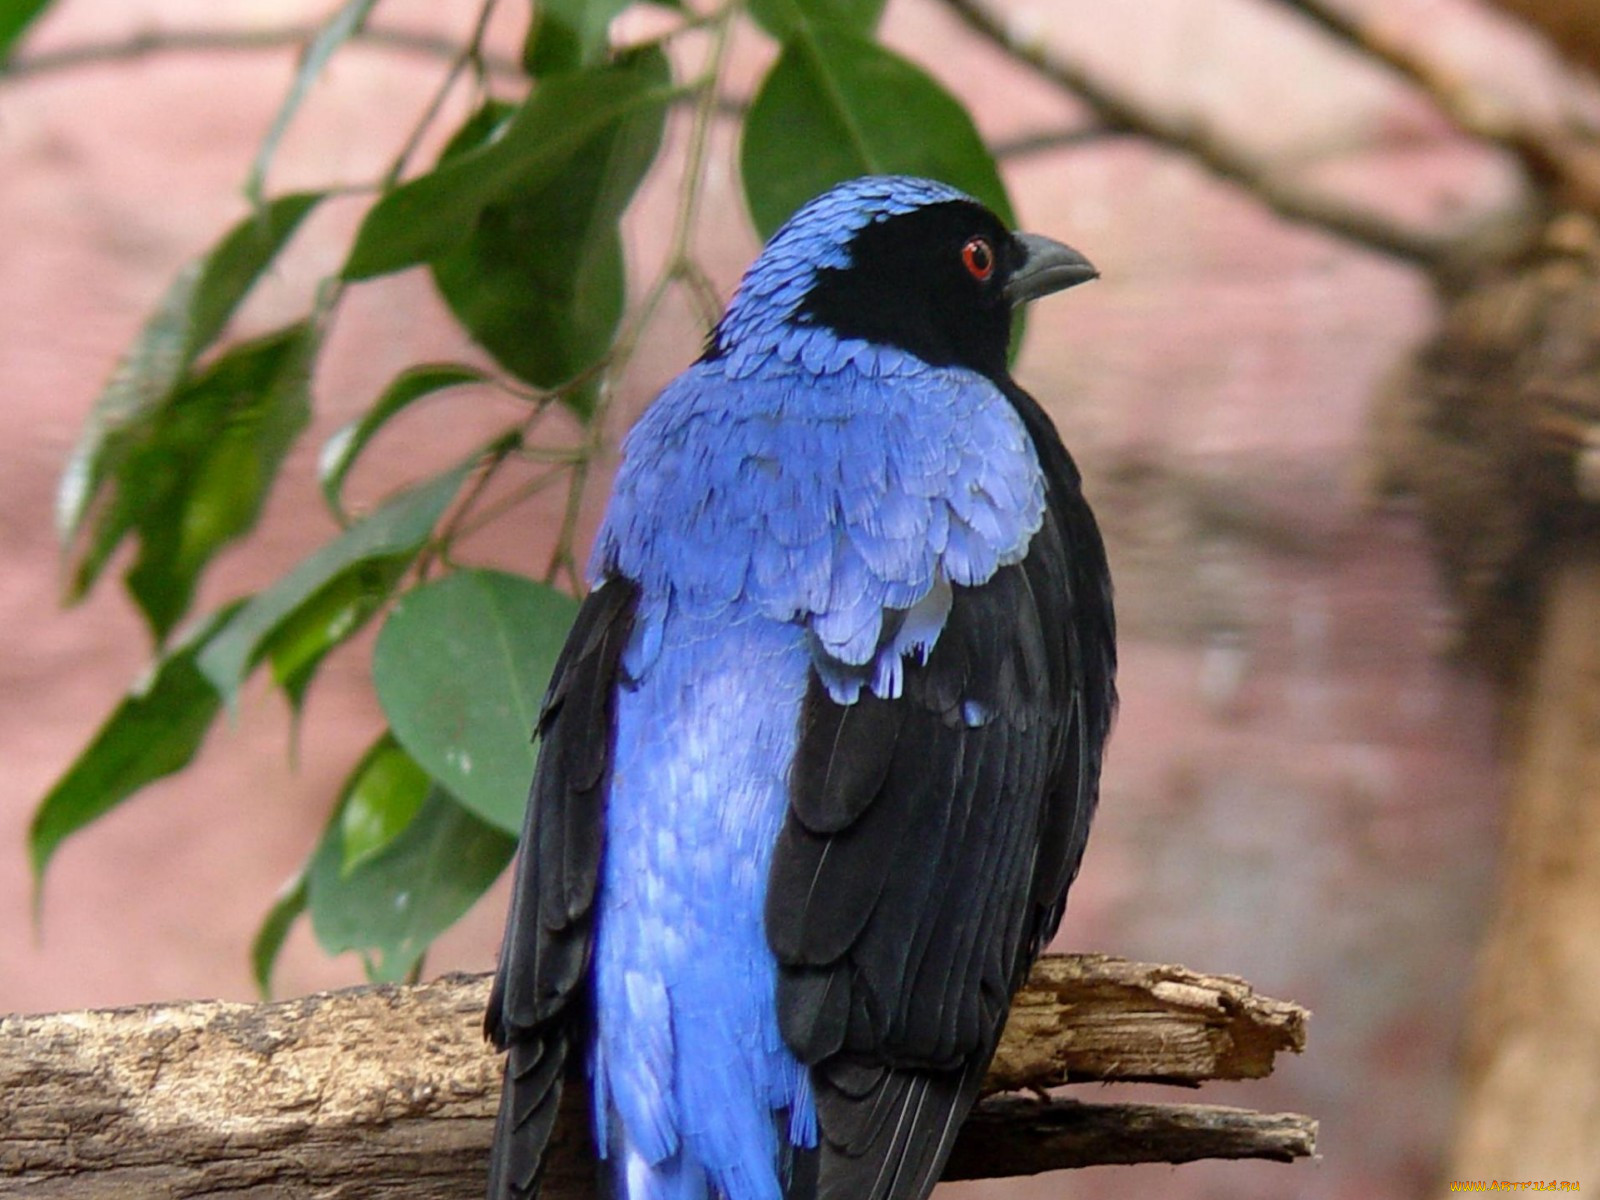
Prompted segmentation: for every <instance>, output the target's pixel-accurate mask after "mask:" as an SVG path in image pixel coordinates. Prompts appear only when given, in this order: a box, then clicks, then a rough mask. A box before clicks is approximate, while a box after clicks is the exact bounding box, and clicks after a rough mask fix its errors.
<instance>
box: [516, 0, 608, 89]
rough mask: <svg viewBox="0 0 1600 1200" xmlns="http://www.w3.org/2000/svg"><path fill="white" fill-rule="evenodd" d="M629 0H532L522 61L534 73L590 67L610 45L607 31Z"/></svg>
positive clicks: (603, 54)
mask: <svg viewBox="0 0 1600 1200" xmlns="http://www.w3.org/2000/svg"><path fill="white" fill-rule="evenodd" d="M631 2H632V0H534V4H533V21H532V23H531V24H530V25H529V26H528V37H527V40H526V41H524V42H523V45H522V65H523V67H524V68H525V69H526V70H527V72H528V74H530V75H533V76H536V77H544V76H549V75H558V74H560V73H561V72H563V71H572V70H576V69H578V68H579V67H592V66H594V65H595V64H596V63H598V62H600V61H601V60H603V59H604V58H605V56H606V51H607V50H608V49H609V48H610V44H609V42H608V40H607V34H608V33H609V31H610V29H611V22H612V21H613V20H614V19H615V18H616V16H617V14H618V13H620V12H621V11H622V10H623V9H625V8H627V7H628V5H629V4H630V3H631Z"/></svg>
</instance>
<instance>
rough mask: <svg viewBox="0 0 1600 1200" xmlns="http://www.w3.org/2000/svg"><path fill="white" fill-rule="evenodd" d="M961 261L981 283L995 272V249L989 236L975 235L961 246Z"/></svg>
mask: <svg viewBox="0 0 1600 1200" xmlns="http://www.w3.org/2000/svg"><path fill="white" fill-rule="evenodd" d="M961 263H962V265H963V266H965V267H966V268H967V274H969V275H971V276H972V277H973V278H974V279H976V280H977V281H978V282H979V283H982V282H983V281H984V280H985V279H987V278H989V276H991V275H993V274H994V250H993V248H992V247H991V246H990V245H989V240H988V239H987V238H981V237H975V238H973V239H972V240H971V241H970V242H968V243H967V244H966V245H965V246H963V247H961Z"/></svg>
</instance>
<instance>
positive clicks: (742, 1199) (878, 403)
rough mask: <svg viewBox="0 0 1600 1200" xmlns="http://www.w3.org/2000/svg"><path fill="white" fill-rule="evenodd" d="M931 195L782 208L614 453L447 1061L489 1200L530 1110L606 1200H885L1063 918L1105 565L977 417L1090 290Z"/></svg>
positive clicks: (946, 198)
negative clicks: (788, 212) (584, 1127)
mask: <svg viewBox="0 0 1600 1200" xmlns="http://www.w3.org/2000/svg"><path fill="white" fill-rule="evenodd" d="M1097 274H1098V273H1097V271H1096V269H1095V268H1094V267H1093V266H1092V265H1091V264H1090V263H1089V261H1088V260H1087V259H1086V258H1085V257H1084V256H1083V255H1082V254H1080V253H1079V252H1078V251H1076V250H1073V249H1071V248H1070V247H1068V246H1066V245H1064V244H1062V243H1060V242H1057V241H1054V240H1051V239H1049V238H1046V237H1043V236H1040V235H1037V234H1030V233H1017V232H1012V231H1011V230H1010V229H1009V228H1008V227H1007V225H1006V223H1004V222H1002V221H1001V220H1000V219H999V218H998V217H997V216H996V215H995V214H994V213H993V212H992V211H991V210H990V209H989V208H986V207H985V206H983V205H982V204H980V203H979V202H978V201H977V200H975V199H973V198H972V197H971V196H969V195H967V194H966V193H964V192H962V191H960V190H958V189H956V188H954V187H951V186H949V185H946V184H944V183H940V182H936V181H932V180H927V179H919V178H914V177H909V176H883V175H877V176H864V177H861V178H857V179H853V180H849V181H846V182H843V183H840V184H838V185H836V186H834V187H832V188H830V189H829V190H827V191H825V192H824V193H822V194H821V195H820V196H818V197H816V198H815V199H813V200H811V201H809V202H808V203H806V204H805V205H803V206H802V207H801V208H800V209H798V210H797V211H796V212H795V214H794V215H793V216H792V217H791V218H790V219H789V220H788V221H787V222H786V223H785V224H784V225H783V226H781V227H780V228H779V229H778V230H777V232H776V233H774V234H773V236H772V237H771V239H770V240H769V241H768V242H767V244H766V245H765V247H764V248H763V249H762V251H761V252H760V254H759V256H758V257H757V258H756V259H755V261H754V263H753V264H752V265H751V266H750V267H749V269H748V270H747V272H746V273H745V275H744V276H743V279H742V280H741V282H740V284H739V286H738V288H737V290H736V292H735V294H734V296H733V298H732V300H731V301H730V302H729V304H728V307H727V308H726V310H725V312H724V313H723V315H722V317H721V319H720V320H719V321H718V322H717V324H716V325H715V327H714V328H713V330H712V331H711V333H710V335H709V336H708V339H707V341H706V344H705V349H704V352H703V353H702V354H701V356H700V357H699V359H698V360H697V361H695V362H694V363H693V364H692V365H691V366H689V367H688V368H687V369H686V370H685V371H684V372H683V373H682V374H681V375H679V376H678V377H677V378H675V379H674V380H673V381H672V382H670V383H669V384H668V385H667V386H666V387H665V388H664V389H663V390H662V391H661V393H660V394H659V395H658V396H657V397H656V399H655V400H654V401H653V402H652V403H651V404H650V405H649V406H648V407H647V408H646V409H645V411H644V413H643V414H642V415H641V416H640V418H639V419H638V421H637V422H636V423H635V425H634V427H633V428H632V429H631V430H630V432H629V433H628V435H627V436H626V438H625V439H624V442H623V445H622V452H621V457H620V463H619V466H618V470H617V475H616V478H615V480H614V483H613V486H612V491H611V495H610V498H609V501H608V504H607V506H606V510H605V515H604V517H603V520H602V523H601V526H600V529H599V532H598V534H597V536H596V540H595V544H594V549H593V553H592V557H591V560H590V564H589V568H588V582H589V585H590V590H589V592H588V595H587V597H586V599H585V600H584V601H583V602H582V604H581V606H580V609H579V612H578V615H577V618H576V621H575V623H574V625H573V627H572V629H571V632H570V634H569V636H568V638H567V641H566V643H565V647H564V649H563V650H562V652H561V654H560V656H559V658H558V661H557V663H556V666H555V668H554V673H553V676H552V679H551V682H550V685H549V689H548V693H547V695H546V698H545V700H544V703H543V708H542V711H541V713H540V715H539V717H538V727H537V731H536V732H537V736H538V738H539V739H540V742H541V745H540V749H539V755H538V762H537V767H536V769H535V774H534V780H533V784H532V787H531V790H530V796H529V802H528V809H527V815H526V823H525V828H524V832H523V838H522V842H521V847H520V851H519V854H518V858H517V865H516V866H515V868H514V885H513V894H512V899H511V902H510V910H509V914H508V917H507V925H506V932H505V937H504V941H503V943H502V948H501V954H500V960H499V968H498V971H497V972H496V974H495V978H494V982H493V986H492V990H491V995H490V999H489V1007H488V1013H487V1015H486V1018H485V1031H486V1035H487V1036H488V1037H489V1038H490V1039H491V1040H492V1041H493V1042H494V1043H495V1045H496V1046H498V1047H499V1048H500V1049H502V1050H504V1051H505V1052H506V1063H505V1075H504V1084H503V1088H502V1095H501V1101H500V1108H499V1115H498V1117H497V1120H496V1125H495V1132H494V1141H493V1146H492V1149H491V1152H490V1165H489V1196H490V1197H491V1200H530V1198H532V1197H536V1196H538V1194H539V1190H540V1181H541V1174H540V1173H541V1168H542V1166H543V1161H544V1158H545V1155H546V1150H547V1147H548V1145H549V1142H550V1138H551V1133H552V1130H553V1128H554V1126H555V1120H556V1113H557V1109H558V1107H559V1103H560V1098H561V1095H562V1091H563V1088H564V1087H574V1088H586V1089H587V1093H588V1103H587V1106H586V1107H587V1109H588V1113H589V1125H590V1129H591V1135H592V1140H593V1151H594V1157H595V1161H596V1167H595V1170H596V1171H597V1173H598V1178H599V1180H600V1194H602V1195H607V1196H615V1197H617V1198H618V1200H922V1198H923V1197H925V1196H927V1195H928V1193H929V1191H930V1190H931V1189H932V1188H933V1185H934V1183H935V1182H936V1181H937V1180H938V1178H939V1175H940V1173H941V1171H942V1169H943V1166H944V1163H945V1160H946V1158H947V1157H948V1155H949V1153H950V1149H951V1146H952V1143H953V1140H954V1138H955V1134H956V1131H957V1129H958V1128H959V1127H960V1125H961V1122H962V1121H963V1120H964V1119H965V1117H966V1115H967V1114H968V1112H969V1111H970V1110H971V1108H972V1106H973V1105H974V1103H975V1102H976V1099H977V1097H978V1090H979V1086H980V1084H981V1082H982V1079H983V1075H984V1072H985V1070H986V1068H987V1066H988V1063H989V1061H990V1059H991V1057H992V1056H993V1054H994V1051H995V1048H996V1045H997V1043H998V1040H999V1037H1000V1031H1001V1029H1002V1027H1003V1025H1004V1024H1005V1020H1006V1016H1007V1013H1008V1010H1009V1006H1010V1003H1011V998H1012V996H1013V994H1014V992H1015V991H1016V989H1017V988H1018V986H1019V985H1020V984H1021V983H1022V981H1023V980H1024V978H1025V977H1026V975H1027V973H1028V971H1029V969H1030V968H1031V966H1032V963H1033V961H1034V959H1035V958H1036V957H1037V956H1038V954H1039V953H1040V951H1041V950H1042V948H1043V947H1044V945H1045V944H1046V942H1048V941H1049V940H1050V938H1051V937H1052V935H1053V934H1054V932H1055V930H1056V927H1057V925H1058V923H1059V921H1060V920H1061V917H1062V914H1063V911H1064V907H1065V903H1066V894H1067V889H1068V886H1069V885H1070V884H1071V883H1072V881H1073V880H1074V878H1075V877H1076V875H1077V873H1078V868H1079V865H1080V862H1081V860H1082V857H1083V852H1084V844H1085V841H1086V839H1087V836H1088V831H1089V824H1090V820H1091V817H1092V816H1093V814H1094V810H1095V807H1096V803H1097V798H1098V794H1099V777H1100V768H1101V761H1102V757H1103V751H1104V746H1105V743H1106V740H1107V736H1108V733H1109V730H1110V726H1111V723H1112V719H1113V714H1114V710H1115V707H1116V703H1117V696H1116V685H1115V673H1116V645H1115V643H1116V637H1115V617H1114V611H1113V602H1112V589H1111V581H1110V575H1109V571H1108V567H1107V561H1106V553H1105V548H1104V545H1103V541H1102V538H1101V535H1100V532H1099V529H1098V526H1097V524H1096V521H1095V518H1094V515H1093V513H1092V512H1091V510H1090V508H1089V505H1088V503H1087V502H1086V500H1085V498H1084V496H1083V492H1082V488H1081V481H1080V475H1079V472H1078V469H1077V467H1076V465H1075V463H1074V461H1073V459H1072V457H1071V455H1070V454H1069V453H1068V451H1067V449H1066V448H1065V447H1064V446H1063V444H1062V441H1061V439H1060V437H1059V435H1058V434H1057V432H1056V430H1055V428H1054V426H1053V424H1052V422H1051V420H1050V418H1049V417H1048V416H1047V415H1046V413H1045V411H1044V410H1043V408H1041V406H1040V405H1039V404H1038V403H1037V402H1036V401H1035V400H1034V399H1033V397H1031V396H1030V395H1029V394H1028V393H1027V392H1026V391H1024V390H1023V389H1022V388H1021V387H1020V386H1019V385H1018V384H1017V383H1016V382H1015V381H1014V380H1013V379H1012V377H1011V374H1010V370H1009V367H1008V344H1009V340H1010V335H1011V330H1012V323H1013V312H1014V310H1015V309H1016V308H1017V307H1018V306H1020V305H1022V304H1023V303H1025V302H1027V301H1031V300H1035V299H1037V298H1039V297H1041V296H1044V295H1046V294H1049V293H1052V292H1056V291H1060V290H1062V289H1065V288H1070V287H1072V286H1074V285H1076V284H1080V283H1083V282H1086V281H1088V280H1090V279H1093V278H1096V277H1097Z"/></svg>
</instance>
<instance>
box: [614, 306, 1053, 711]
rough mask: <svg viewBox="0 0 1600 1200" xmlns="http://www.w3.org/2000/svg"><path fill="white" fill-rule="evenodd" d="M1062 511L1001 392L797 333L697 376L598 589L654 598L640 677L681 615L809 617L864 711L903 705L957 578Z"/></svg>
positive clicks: (651, 425) (983, 566)
mask: <svg viewBox="0 0 1600 1200" xmlns="http://www.w3.org/2000/svg"><path fill="white" fill-rule="evenodd" d="M735 371H737V372H738V373H739V375H740V378H739V380H738V382H737V383H734V382H732V380H731V379H730V374H731V373H733V372H735ZM1043 511H1044V485H1043V481H1042V477H1041V473H1040V469H1039V464H1038V460H1037V457H1036V455H1035V452H1034V448H1033V444H1032V442H1031V440H1030V439H1029V438H1028V436H1027V433H1026V431H1025V430H1024V429H1023V426H1022V423H1021V421H1020V419H1019V418H1018V417H1017V415H1016V413H1015V411H1014V410H1013V409H1012V407H1011V405H1010V404H1009V402H1008V401H1007V400H1006V399H1005V397H1004V396H1002V395H1001V393H1000V391H999V390H998V389H997V388H996V387H995V386H994V385H993V384H992V383H991V382H989V380H987V379H986V378H984V377H983V376H981V375H978V374H976V373H974V372H972V371H968V370H965V369H962V368H955V367H932V366H929V365H927V364H926V363H924V362H922V361H921V360H919V359H916V358H914V357H912V356H910V355H908V354H904V353H902V352H900V351H896V350H893V349H889V348H884V347H879V346H872V345H869V344H867V343H865V342H859V341H849V340H840V339H838V338H836V337H835V336H833V335H832V333H831V332H829V331H827V330H825V329H820V328H806V327H795V326H788V327H786V329H785V330H784V331H782V332H781V335H780V336H777V337H776V338H774V339H772V340H771V341H770V343H769V344H768V346H767V349H766V352H765V354H763V355H762V357H761V359H760V361H759V362H757V363H756V365H755V367H752V366H751V363H750V361H749V360H748V359H741V360H739V361H738V362H737V363H733V362H730V361H729V360H727V359H726V358H719V359H715V360H712V361H709V362H702V363H699V364H696V365H695V366H694V367H692V368H691V369H690V370H689V371H687V372H685V373H684V374H683V375H682V376H680V377H679V378H678V379H677V380H676V381H675V382H674V383H673V384H672V385H671V386H669V387H668V388H667V389H666V390H665V391H664V392H663V393H662V394H661V396H660V397H659V398H658V399H657V400H656V402H655V404H654V405H652V406H651V408H650V409H649V411H648V412H646V413H645V415H644V416H643V417H642V418H641V420H640V421H639V423H638V424H637V425H636V426H635V427H634V429H633V431H632V433H631V434H630V435H629V436H628V438H627V441H626V442H625V444H624V448H623V463H622V468H621V471H620V473H619V475H618V478H617V481H616V486H615V489H614V491H613V494H612V499H611V504H610V507H609V508H608V510H607V513H606V517H605V522H604V524H603V526H602V528H601V531H600V535H599V538H598V539H597V541H596V544H595V550H594V557H593V559H592V561H591V564H590V576H591V581H592V582H595V583H598V582H600V581H601V580H603V579H604V578H605V577H607V576H609V575H611V574H621V575H624V576H626V577H628V578H630V579H633V580H635V581H636V582H638V583H639V584H640V585H641V588H642V595H641V599H640V610H639V613H638V617H637V623H636V626H635V633H634V637H633V641H632V643H631V644H630V645H629V647H628V649H627V651H626V653H625V656H624V663H623V665H624V667H625V669H626V670H627V671H628V673H629V674H630V675H632V676H633V677H634V678H641V677H642V676H643V673H644V672H645V671H647V670H648V669H649V666H650V664H651V662H653V661H654V659H655V657H656V654H657V653H658V651H659V646H660V639H661V634H662V630H663V629H664V626H665V621H666V618H667V616H668V614H669V613H670V612H672V611H673V610H674V609H677V610H678V611H680V612H682V613H683V614H684V615H688V616H692V617H695V618H715V617H717V616H718V615H719V614H725V615H726V616H727V617H729V618H732V617H733V616H735V615H739V614H744V613H749V612H751V611H754V612H758V613H759V614H760V615H762V616H764V617H767V618H769V619H772V620H776V621H782V622H791V623H800V624H803V625H804V626H805V628H806V629H807V630H808V633H809V638H810V644H811V646H812V658H813V662H814V665H815V666H816V668H817V671H818V674H819V675H820V677H821V678H822V679H823V681H824V682H825V683H826V684H827V686H828V688H829V691H830V692H831V693H832V695H833V696H834V698H835V699H836V700H838V701H839V702H841V703H852V702H854V700H855V699H856V697H857V696H858V695H859V694H860V690H861V688H862V687H863V686H869V687H870V688H871V689H872V691H873V692H875V693H876V694H878V695H879V696H884V697H892V696H897V695H899V693H900V688H901V675H902V668H903V662H904V658H905V656H906V655H908V654H912V653H917V654H921V655H924V656H925V655H926V654H927V653H928V651H929V650H931V649H932V646H933V644H934V642H935V641H936V640H937V638H938V635H939V632H940V630H941V629H942V628H943V625H944V620H945V617H946V615H947V614H948V612H949V607H950V591H949V589H950V585H952V584H957V585H969V586H970V585H976V584H980V583H983V582H984V581H986V580H987V579H988V578H989V577H990V576H992V575H993V574H994V572H995V571H996V570H997V569H998V568H999V567H1000V566H1002V565H1005V564H1009V563H1013V562H1017V561H1019V560H1020V559H1021V558H1022V557H1023V555H1024V554H1025V553H1026V551H1027V548H1028V543H1029V541H1030V540H1031V539H1032V537H1033V535H1034V533H1035V532H1037V531H1038V529H1039V526H1040V523H1041V521H1042V520H1043Z"/></svg>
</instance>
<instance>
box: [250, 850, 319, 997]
mask: <svg viewBox="0 0 1600 1200" xmlns="http://www.w3.org/2000/svg"><path fill="white" fill-rule="evenodd" d="M306 875H307V871H306V869H305V868H301V870H300V872H299V873H298V874H296V875H295V876H294V877H293V878H292V879H290V880H289V881H288V882H287V883H286V884H284V885H283V887H282V889H280V890H279V892H278V896H277V899H276V900H274V901H273V903H272V907H271V908H269V909H268V910H267V915H266V916H265V917H263V918H262V919H261V928H259V929H257V930H256V936H255V937H254V938H252V939H251V940H250V972H251V974H252V975H253V976H254V977H255V981H256V989H257V990H258V991H259V992H260V993H261V997H262V999H264V1000H265V999H269V998H270V997H271V996H272V969H273V967H275V966H276V965H277V962H278V955H279V954H280V953H281V952H282V950H283V943H284V941H285V940H286V939H287V938H288V936H289V930H290V928H291V927H292V926H293V925H294V923H295V921H297V920H298V919H299V917H300V914H301V913H303V912H305V910H306V903H307V901H308V899H309V891H310V889H309V888H308V887H307V884H306Z"/></svg>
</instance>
